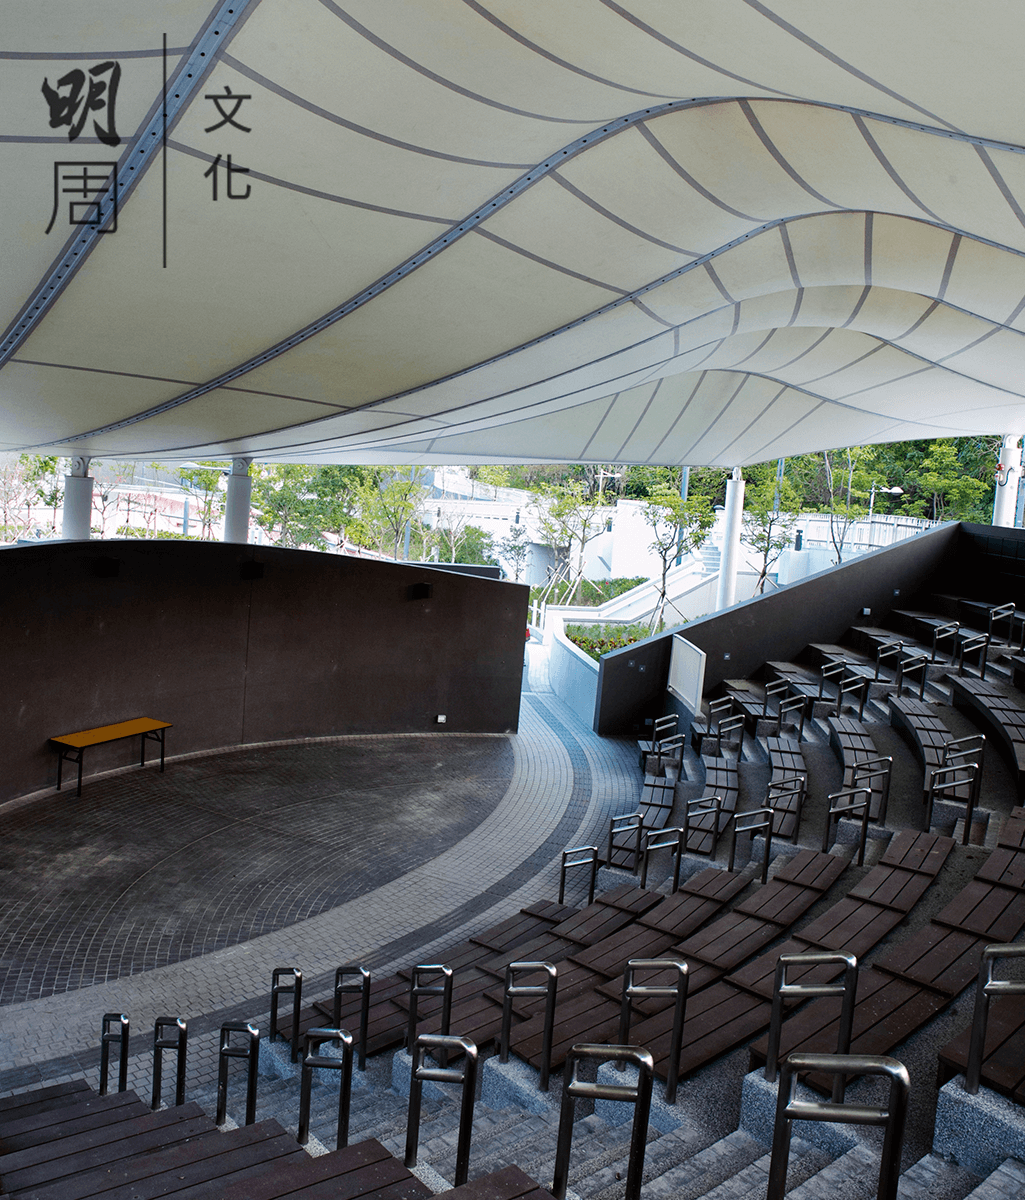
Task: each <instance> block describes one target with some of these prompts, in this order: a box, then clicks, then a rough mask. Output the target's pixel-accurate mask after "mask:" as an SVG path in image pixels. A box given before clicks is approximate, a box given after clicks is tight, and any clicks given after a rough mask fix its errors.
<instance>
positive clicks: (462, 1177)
mask: <svg viewBox="0 0 1025 1200" xmlns="http://www.w3.org/2000/svg"><path fill="white" fill-rule="evenodd" d="M412 1050H413V1061H412V1064H411V1070H410V1074H409V1113H408V1116H407V1118H406V1154H405V1158H404V1159H403V1162H404V1163H405V1165H406V1166H407V1167H415V1166H416V1152H417V1147H418V1146H419V1143H420V1098H421V1094H422V1092H423V1084H424V1081H425V1080H433V1081H434V1082H436V1083H461V1084H462V1085H463V1095H462V1100H461V1102H460V1107H459V1138H458V1141H457V1142H456V1173H455V1177H454V1178H453V1180H452V1182H453V1183H454V1184H455V1186H456V1187H461V1186H462V1185H463V1184H464V1183H465V1182H466V1177H467V1175H468V1174H469V1171H470V1138H471V1136H472V1134H473V1100H474V1096H475V1094H476V1090H477V1057H478V1056H477V1047H476V1046H475V1045H474V1043H473V1042H471V1041H470V1039H469V1038H464V1037H455V1036H453V1037H443V1036H439V1035H438V1034H431V1033H422V1034H421V1035H420V1036H419V1037H418V1038H417V1039H416V1044H415V1045H414V1046H413V1048H412ZM429 1050H439V1051H441V1055H442V1056H443V1057H445V1058H448V1056H449V1054H450V1053H451V1052H452V1051H460V1052H461V1053H462V1055H463V1063H462V1066H460V1067H428V1066H425V1065H424V1058H425V1056H426V1054H427V1052H428V1051H429Z"/></svg>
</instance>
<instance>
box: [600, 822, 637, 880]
mask: <svg viewBox="0 0 1025 1200" xmlns="http://www.w3.org/2000/svg"><path fill="white" fill-rule="evenodd" d="M624 833H626V834H630V835H631V837H630V839H629V841H628V843H627V845H625V846H624V845H623V844H622V843H621V842H617V841H616V838H617V836H619V835H621V834H624ZM630 842H632V843H633V845H632V846H631V845H630V844H629V843H630ZM613 850H624V851H625V852H626V853H627V854H629V855H631V857H632V858H633V866H632V867H629V868H624V869H629V870H630V871H631V872H632V873H633V874H635V875H636V874H637V860H638V859H639V858H640V856H641V814H640V813H639V812H632V813H620V814H619V816H618V817H610V818H609V844H608V853H607V854H606V855H605V865H606V866H609V867H611V866H612V851H613Z"/></svg>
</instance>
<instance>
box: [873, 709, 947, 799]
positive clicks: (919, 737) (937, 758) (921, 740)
mask: <svg viewBox="0 0 1025 1200" xmlns="http://www.w3.org/2000/svg"><path fill="white" fill-rule="evenodd" d="M889 708H890V724H891V725H892V726H893V728H894V729H896V730H897V731H898V733H900V734H902V736H903V737H904V740H905V741H906V742H908V743H909V744H910V746H911V748H912V749H913V750H914V752H915V755H916V757H917V758H918V762H919V765H920V766H921V768H922V771H923V772H924V774H925V785H926V787H928V785H929V777H930V775H931V774H932V772H933V771H934V770H935V769H936V768H937V767H940V766H942V765H943V747H944V746H945V745H946V744H947V743H948V742H952V741H953V740H954V735H953V733H951V731H950V729H949V728H948V727H947V726H946V725H945V724H944V722H943V719H942V718H941V717H939V716H937V714H936V710H935V709H934V708H933V706H932V705H931V704H926V703H925V702H924V701H922V700H915V699H914V698H913V697H911V696H904V697H897V696H891V697H890V700H889Z"/></svg>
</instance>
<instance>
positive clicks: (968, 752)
mask: <svg viewBox="0 0 1025 1200" xmlns="http://www.w3.org/2000/svg"><path fill="white" fill-rule="evenodd" d="M985 759H986V735H985V734H984V733H973V734H970V735H969V736H968V737H963V738H955V739H954V740H953V741H950V742H947V744H946V745H945V746H944V747H943V763H942V765H943V766H944V767H948V766H956V765H957V764H958V763H959V762H973V763H975V765H976V768H977V770H976V772H975V778H974V780H973V781H972V789H973V792H974V797H973V807H978V804H979V798H980V796H981V793H982V770H983V764H984V762H985Z"/></svg>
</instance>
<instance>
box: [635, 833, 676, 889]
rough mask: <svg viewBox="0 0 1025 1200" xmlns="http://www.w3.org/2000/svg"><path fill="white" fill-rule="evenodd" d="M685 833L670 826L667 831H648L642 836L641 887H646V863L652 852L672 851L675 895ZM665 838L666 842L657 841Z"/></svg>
mask: <svg viewBox="0 0 1025 1200" xmlns="http://www.w3.org/2000/svg"><path fill="white" fill-rule="evenodd" d="M685 836H686V835H685V833H684V831H683V828H682V827H680V826H676V825H674V826H671V827H670V828H668V829H649V830H648V831H647V832H646V833H645V835H644V848H643V850H642V852H641V887H642V888H643V887H647V886H648V861H649V859H650V857H651V852H652V850H672V851H673V863H674V866H673V892H674V893H675V892H676V891H677V890H678V889H679V887H680V861H681V859H682V858H683V844H684V838H685ZM661 838H666V839H668V840H666V841H660V840H659V839H661Z"/></svg>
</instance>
